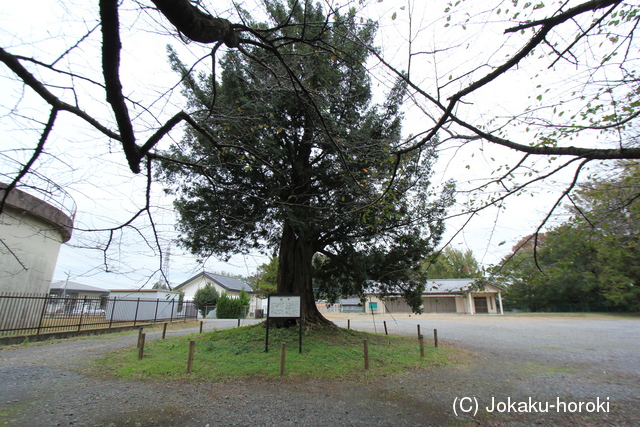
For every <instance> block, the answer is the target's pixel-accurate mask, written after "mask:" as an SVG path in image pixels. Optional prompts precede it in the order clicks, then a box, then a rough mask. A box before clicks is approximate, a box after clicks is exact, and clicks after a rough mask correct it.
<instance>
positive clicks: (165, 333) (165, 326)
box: [162, 322, 168, 339]
mask: <svg viewBox="0 0 640 427" xmlns="http://www.w3.org/2000/svg"><path fill="white" fill-rule="evenodd" d="M167 325H168V323H167V322H164V324H163V325H162V339H165V337H166V336H167Z"/></svg>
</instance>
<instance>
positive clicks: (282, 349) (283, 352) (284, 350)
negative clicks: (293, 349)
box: [280, 343, 287, 377]
mask: <svg viewBox="0 0 640 427" xmlns="http://www.w3.org/2000/svg"><path fill="white" fill-rule="evenodd" d="M286 354H287V344H285V343H282V347H280V376H281V377H282V376H284V362H285V356H286Z"/></svg>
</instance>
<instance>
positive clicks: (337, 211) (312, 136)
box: [161, 1, 454, 311]
mask: <svg viewBox="0 0 640 427" xmlns="http://www.w3.org/2000/svg"><path fill="white" fill-rule="evenodd" d="M267 9H268V12H269V18H270V22H269V23H268V24H269V26H271V27H274V28H279V29H278V30H276V33H279V34H281V35H282V37H287V38H288V39H287V38H283V39H282V40H290V38H291V37H294V38H299V39H301V42H299V43H290V42H289V41H286V42H283V43H282V44H279V43H280V42H278V41H277V40H278V38H277V37H275V35H276V34H272V36H273V37H272V39H273V40H276V42H275V44H276V46H274V47H276V48H277V52H278V54H277V55H274V54H273V51H271V50H268V49H263V48H258V47H255V48H251V47H250V45H247V46H245V51H237V50H230V51H228V52H227V53H226V54H225V56H224V57H223V58H222V60H221V62H220V65H221V69H222V72H221V74H220V75H219V80H217V79H216V78H214V77H212V76H200V77H199V78H197V77H196V76H194V75H193V73H192V71H191V70H190V69H188V68H187V67H186V66H185V65H184V64H182V63H181V62H180V60H179V59H178V57H177V55H176V54H175V52H170V60H171V63H172V66H173V68H174V69H175V70H176V71H178V72H179V73H181V75H183V76H184V88H185V91H184V93H185V95H186V97H187V99H188V100H189V107H190V110H192V113H191V114H192V115H193V116H194V117H195V118H197V120H198V122H199V124H200V125H201V126H202V129H201V132H196V131H193V130H189V131H187V136H186V137H185V139H184V140H183V141H182V142H181V143H179V144H175V145H174V146H173V147H171V149H170V151H169V152H168V153H165V156H166V157H171V158H173V159H175V160H178V162H172V161H167V162H163V163H162V172H161V174H162V177H163V178H164V180H165V182H166V183H167V185H168V186H169V187H170V189H169V191H170V192H171V193H173V194H175V195H176V202H175V207H176V209H177V211H178V215H179V217H180V221H179V228H180V233H181V236H180V242H181V244H182V245H183V246H185V247H186V248H188V249H189V250H190V251H191V252H192V253H194V254H198V255H201V256H203V257H206V256H209V255H218V256H221V257H225V256H229V255H230V254H234V253H238V252H246V251H249V250H256V249H258V250H263V251H267V250H269V251H271V250H272V249H274V248H278V249H279V252H278V259H279V269H280V270H281V271H280V274H278V275H277V276H276V277H279V278H280V279H279V280H280V281H281V282H280V283H278V288H277V289H278V292H288V293H291V292H300V293H307V294H308V293H311V292H312V280H311V275H312V259H313V256H314V254H316V253H321V254H323V255H325V257H326V258H325V261H326V262H324V263H322V264H321V265H319V266H318V268H317V269H316V272H317V274H318V276H317V279H318V283H319V284H320V286H321V287H322V289H323V292H327V293H331V294H334V295H337V294H345V293H347V292H348V293H350V294H351V293H355V294H361V293H362V292H363V290H364V288H365V286H366V284H367V280H370V281H373V282H374V283H377V284H380V287H381V289H380V292H381V293H384V292H400V293H403V294H405V293H408V294H414V293H415V291H416V289H418V287H419V285H420V284H419V282H417V281H414V282H411V281H409V282H403V279H404V278H405V277H409V276H410V274H409V272H410V270H415V269H417V268H418V266H419V262H420V260H421V259H424V258H425V257H426V256H427V255H428V254H429V253H430V251H431V250H432V248H433V247H434V245H435V244H436V243H437V242H438V241H439V239H440V236H441V234H442V232H443V226H442V218H443V216H444V213H445V211H446V209H447V207H448V206H449V205H450V203H451V200H452V194H453V190H454V189H453V184H452V183H447V185H446V186H445V188H444V189H443V191H442V194H441V195H439V196H438V195H437V194H435V193H434V192H433V190H431V189H430V182H429V177H430V175H431V169H432V165H433V162H434V160H435V144H436V141H432V142H431V143H427V144H425V145H422V146H421V148H420V149H416V150H412V151H411V153H408V154H402V155H400V154H397V155H394V154H393V153H394V152H396V151H398V150H400V149H402V148H403V147H404V146H403V145H402V142H401V140H400V136H401V119H402V113H401V108H400V107H401V104H402V102H403V99H404V97H405V96H406V84H405V82H404V81H403V80H402V79H398V81H397V82H396V84H395V86H394V87H393V88H392V89H391V90H390V91H389V93H388V94H387V98H386V100H385V101H384V102H383V103H382V104H381V105H373V104H372V102H371V101H372V93H371V81H370V77H369V76H368V74H367V70H366V68H365V65H366V61H367V58H368V55H369V51H368V49H367V48H366V46H367V45H369V44H370V43H372V42H373V40H374V35H375V29H376V25H375V24H374V23H372V22H360V20H359V19H356V17H355V15H354V12H353V11H349V12H348V13H346V14H345V15H341V14H339V13H336V14H334V15H332V17H331V18H332V19H331V20H328V19H327V17H326V16H324V14H323V10H322V7H321V5H319V4H318V5H316V6H314V5H313V4H312V3H311V2H309V1H306V2H290V3H289V4H288V5H284V4H282V3H279V2H269V3H268V4H267ZM285 23H286V24H287V25H282V24H285ZM266 25H267V24H255V26H258V27H265V26H266ZM311 42H313V43H311ZM313 46H315V47H313ZM318 46H322V48H320V47H318ZM245 52H246V54H245ZM214 89H215V91H214ZM205 134H206V135H207V136H206V137H205ZM362 260H365V261H364V262H361V261H362ZM339 277H342V278H347V280H336V279H337V278H339ZM409 288H411V289H409ZM307 309H308V310H309V311H310V310H315V305H313V306H309V307H307Z"/></svg>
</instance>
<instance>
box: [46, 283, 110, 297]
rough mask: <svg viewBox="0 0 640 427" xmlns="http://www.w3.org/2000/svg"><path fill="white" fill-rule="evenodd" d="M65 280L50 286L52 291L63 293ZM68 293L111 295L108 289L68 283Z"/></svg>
mask: <svg viewBox="0 0 640 427" xmlns="http://www.w3.org/2000/svg"><path fill="white" fill-rule="evenodd" d="M64 283H65V281H64V280H61V281H59V282H53V283H51V285H49V290H50V291H62V290H64ZM67 292H80V293H83V294H105V295H106V294H109V290H108V289H102V288H98V287H95V286H89V285H84V284H82V283H76V282H68V283H67Z"/></svg>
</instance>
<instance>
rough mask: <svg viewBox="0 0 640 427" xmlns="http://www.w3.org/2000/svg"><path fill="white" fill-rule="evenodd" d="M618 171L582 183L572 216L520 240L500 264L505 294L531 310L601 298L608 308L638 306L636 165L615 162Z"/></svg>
mask: <svg viewBox="0 0 640 427" xmlns="http://www.w3.org/2000/svg"><path fill="white" fill-rule="evenodd" d="M619 167H620V168H621V170H622V172H621V173H620V175H619V176H613V177H611V178H607V179H598V180H595V181H592V182H590V183H587V184H584V185H583V186H582V187H581V189H580V190H579V191H578V192H577V194H576V195H575V196H574V197H573V200H574V202H575V205H574V207H573V208H572V212H573V213H574V216H573V217H572V218H571V220H570V221H568V222H567V223H565V224H563V225H561V226H559V227H556V228H554V229H552V230H550V231H549V232H548V233H546V234H545V235H542V236H539V242H538V243H539V244H538V247H537V248H534V245H533V244H532V243H531V241H532V240H533V239H532V238H531V239H529V241H528V242H526V241H525V242H522V244H521V245H520V248H519V249H518V250H517V251H516V253H515V254H514V255H513V256H511V257H510V258H509V259H507V260H506V261H505V262H504V264H503V266H501V270H500V273H499V274H500V276H501V277H502V280H504V281H505V283H506V284H507V285H508V286H509V289H508V292H507V294H506V298H507V299H508V300H509V301H510V302H512V303H514V304H516V305H527V306H529V307H530V308H531V309H532V310H533V311H539V310H544V309H545V307H547V306H549V305H552V304H564V303H578V304H589V303H598V302H602V301H604V302H605V303H606V304H607V305H608V306H609V307H610V308H612V309H626V310H638V309H639V308H640V304H639V303H640V244H639V242H638V235H640V199H638V197H637V194H639V192H640V167H639V165H638V163H637V162H627V163H624V164H620V165H619Z"/></svg>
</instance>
